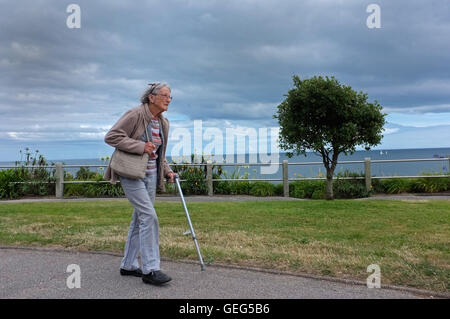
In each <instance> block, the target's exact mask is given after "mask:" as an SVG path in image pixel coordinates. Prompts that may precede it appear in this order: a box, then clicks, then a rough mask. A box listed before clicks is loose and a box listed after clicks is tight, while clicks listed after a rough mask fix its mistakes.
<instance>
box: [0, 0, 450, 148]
mask: <svg viewBox="0 0 450 319" xmlns="http://www.w3.org/2000/svg"><path fill="white" fill-rule="evenodd" d="M70 3H72V2H71V1H56V0H55V1H50V0H49V1H44V0H39V1H27V2H26V4H25V3H22V2H20V3H19V2H17V1H12V0H9V1H5V0H3V1H0V6H1V11H0V19H1V21H2V28H1V29H0V44H1V45H0V85H1V87H0V113H1V118H0V136H1V138H5V141H6V140H7V139H8V138H10V139H14V137H11V136H12V135H11V134H9V133H11V132H24V135H22V136H24V138H25V137H26V136H30V137H31V136H34V138H41V139H42V141H47V139H49V138H51V134H49V133H48V132H52V134H53V133H54V134H55V135H54V137H53V138H54V139H58V138H62V139H63V140H65V139H66V138H67V137H69V136H72V137H73V138H74V139H83V138H86V136H88V137H89V136H90V138H92V139H95V138H96V136H99V134H101V132H103V131H104V130H105V128H107V127H108V126H109V125H112V124H113V123H114V122H115V121H116V120H117V118H118V117H119V116H120V115H121V114H122V113H123V112H125V110H126V109H128V108H130V107H132V106H135V105H137V104H138V101H139V96H140V94H141V93H142V91H143V90H144V88H145V86H146V84H147V83H149V82H150V81H155V80H162V81H167V82H169V83H170V84H171V85H172V88H173V91H172V93H173V95H174V97H175V99H174V100H173V102H172V104H171V107H170V112H169V113H168V117H169V118H171V117H172V118H173V119H174V120H176V119H177V118H179V117H180V116H186V115H187V116H188V119H190V120H193V119H201V120H204V121H213V120H214V121H218V122H220V121H222V120H228V121H233V120H241V121H246V123H248V124H249V125H253V126H254V127H262V126H268V125H270V126H274V125H276V122H275V121H274V120H273V119H272V115H273V114H274V113H275V111H276V106H277V105H278V104H279V103H280V102H281V101H282V100H283V98H284V96H283V95H284V94H285V93H286V92H287V91H288V90H289V88H290V87H291V85H292V75H293V74H298V75H299V76H300V77H302V78H307V77H310V76H313V75H334V76H336V77H337V78H338V79H339V80H340V81H341V82H342V83H344V84H347V85H351V86H352V87H353V88H354V89H356V90H362V91H364V92H367V93H368V94H369V99H371V100H374V99H376V100H378V101H379V102H380V103H381V104H382V105H383V106H384V107H385V108H386V110H391V111H395V112H402V111H403V110H404V111H405V112H407V111H410V110H412V109H413V110H415V112H418V113H421V112H450V102H449V101H450V90H449V88H450V76H449V74H450V56H449V55H448V52H449V51H450V41H448V35H449V34H450V21H449V19H448V17H449V16H450V4H449V2H448V1H446V0H431V1H427V2H424V1H406V0H405V1H388V0H379V1H377V2H376V3H377V4H379V5H380V7H381V21H382V22H381V23H382V28H381V29H368V28H367V27H366V19H367V17H368V15H369V13H367V12H366V7H367V5H369V4H370V3H372V2H371V1H357V0H345V1H344V0H340V1H336V0H333V1H332V0H308V1H297V0H284V1H269V0H248V1H210V0H197V1H193V0H191V1H188V0H184V1H182V0H169V1H156V0H155V1H139V2H136V3H134V2H133V3H131V2H128V1H106V0H101V1H100V0H97V1H87V0H80V1H77V4H79V5H80V7H81V18H82V22H81V29H68V28H67V27H66V18H67V16H68V15H69V14H68V13H66V7H67V6H68V5H69V4H70ZM61 123H68V124H67V125H60V124H61ZM180 125H181V124H180ZM186 125H189V122H186ZM32 127H34V128H35V129H34V130H32V129H31V128H32ZM80 127H83V128H84V130H85V131H82V130H78V129H77V128H80ZM19 128H20V129H19ZM26 132H29V134H28V135H27V134H26ZM58 132H59V133H60V134H56V133H58ZM38 133H39V134H38ZM81 133H85V134H84V135H83V134H81ZM89 134H90V135H89ZM83 136H84V137H83ZM97 141H98V142H99V143H102V140H101V139H98V140H97ZM5 143H6V142H5Z"/></svg>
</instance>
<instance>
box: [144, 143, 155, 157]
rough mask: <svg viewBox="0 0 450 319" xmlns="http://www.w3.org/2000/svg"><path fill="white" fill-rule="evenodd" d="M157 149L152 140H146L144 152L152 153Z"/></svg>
mask: <svg viewBox="0 0 450 319" xmlns="http://www.w3.org/2000/svg"><path fill="white" fill-rule="evenodd" d="M155 149H156V146H155V144H153V143H152V142H146V143H145V148H144V153H148V155H152V153H153V151H154V150H155Z"/></svg>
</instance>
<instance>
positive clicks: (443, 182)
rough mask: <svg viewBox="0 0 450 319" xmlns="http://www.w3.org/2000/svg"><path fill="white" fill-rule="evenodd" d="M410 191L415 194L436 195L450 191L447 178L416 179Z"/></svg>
mask: <svg viewBox="0 0 450 319" xmlns="http://www.w3.org/2000/svg"><path fill="white" fill-rule="evenodd" d="M411 189H412V191H413V192H416V193H438V192H445V191H448V190H450V178H449V177H434V178H418V179H416V180H414V181H413V182H412V185H411Z"/></svg>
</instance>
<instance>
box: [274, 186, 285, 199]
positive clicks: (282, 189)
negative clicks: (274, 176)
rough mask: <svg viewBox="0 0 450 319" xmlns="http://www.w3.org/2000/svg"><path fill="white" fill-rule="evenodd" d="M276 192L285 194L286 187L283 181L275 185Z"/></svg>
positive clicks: (279, 194)
mask: <svg viewBox="0 0 450 319" xmlns="http://www.w3.org/2000/svg"><path fill="white" fill-rule="evenodd" d="M274 193H275V195H276V196H283V195H284V187H283V183H278V184H275V185H274Z"/></svg>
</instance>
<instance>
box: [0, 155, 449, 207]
mask: <svg viewBox="0 0 450 319" xmlns="http://www.w3.org/2000/svg"><path fill="white" fill-rule="evenodd" d="M438 161H440V162H442V161H448V167H449V170H450V155H448V156H447V157H444V158H442V157H441V158H419V159H398V160H371V159H370V158H369V157H367V158H365V159H364V161H338V162H337V164H364V177H340V178H339V179H352V180H365V185H366V189H367V190H370V189H371V186H372V179H393V178H436V177H448V178H450V175H421V176H417V175H415V176H371V173H370V172H371V164H372V163H399V162H438ZM170 165H171V166H206V171H207V174H206V179H205V181H206V182H207V186H208V195H209V196H212V195H214V189H213V182H219V181H234V182H240V181H272V182H274V181H282V182H283V195H284V196H285V197H289V182H293V181H305V180H326V178H325V177H302V178H289V166H299V165H323V162H297V163H289V162H288V161H287V160H283V162H281V163H212V162H211V161H208V162H207V163H187V164H175V163H174V164H170ZM213 165H219V166H234V167H236V166H238V167H239V166H240V167H246V166H269V165H278V166H282V173H283V174H282V178H248V179H247V178H246V179H239V178H238V179H231V178H223V179H215V178H213V177H212V167H213ZM107 166H108V165H106V164H104V165H98V164H92V165H91V164H78V165H63V164H62V163H56V165H46V166H38V167H35V166H20V167H19V166H0V169H5V168H6V169H19V168H30V169H36V168H51V169H55V170H56V172H55V177H56V181H55V182H39V183H55V184H56V197H57V198H63V194H64V184H75V183H77V184H78V183H79V184H82V183H96V184H100V183H108V181H65V180H64V168H81V167H89V168H91V167H93V168H100V167H103V168H105V167H107ZM181 181H184V180H181ZM14 183H15V184H23V183H37V182H14Z"/></svg>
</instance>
